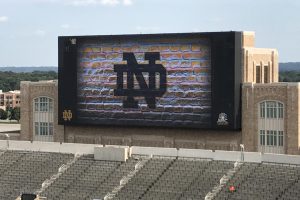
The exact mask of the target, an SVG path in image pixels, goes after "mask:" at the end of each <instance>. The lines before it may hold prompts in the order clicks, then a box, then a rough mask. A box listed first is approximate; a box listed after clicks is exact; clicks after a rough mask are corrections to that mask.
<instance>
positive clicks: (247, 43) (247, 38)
mask: <svg viewBox="0 0 300 200" xmlns="http://www.w3.org/2000/svg"><path fill="white" fill-rule="evenodd" d="M254 45H255V33H254V32H251V31H244V32H243V36H242V47H254Z"/></svg>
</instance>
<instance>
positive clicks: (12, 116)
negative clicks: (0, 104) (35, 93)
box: [9, 107, 20, 122]
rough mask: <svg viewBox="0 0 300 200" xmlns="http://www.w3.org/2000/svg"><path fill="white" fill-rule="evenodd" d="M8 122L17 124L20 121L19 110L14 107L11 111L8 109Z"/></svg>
mask: <svg viewBox="0 0 300 200" xmlns="http://www.w3.org/2000/svg"><path fill="white" fill-rule="evenodd" d="M9 119H10V120H17V121H18V122H19V120H20V108H19V107H14V108H13V109H10V118H9Z"/></svg>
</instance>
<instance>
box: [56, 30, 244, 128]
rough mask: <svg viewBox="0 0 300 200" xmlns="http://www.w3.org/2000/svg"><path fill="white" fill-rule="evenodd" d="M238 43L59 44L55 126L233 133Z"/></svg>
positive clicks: (189, 38) (125, 38) (182, 38)
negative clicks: (160, 128) (184, 129)
mask: <svg viewBox="0 0 300 200" xmlns="http://www.w3.org/2000/svg"><path fill="white" fill-rule="evenodd" d="M241 38H242V36H241V33H240V32H221V33H179V34H149V35H142V34H139V35H112V36H63V37H59V40H58V58H59V69H58V71H59V82H58V95H59V96H58V99H59V105H58V111H59V115H58V122H59V124H62V125H84V126H85V125H86V126H89V125H96V126H105V125H108V126H115V125H121V126H142V127H144V126H148V127H149V126H150V127H151V126H156V127H183V128H202V129H230V130H239V129H240V121H241V116H240V113H241V112H240V90H241V77H242V75H241V66H242V62H241V49H242V39H241Z"/></svg>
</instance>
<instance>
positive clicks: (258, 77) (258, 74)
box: [256, 65, 261, 83]
mask: <svg viewBox="0 0 300 200" xmlns="http://www.w3.org/2000/svg"><path fill="white" fill-rule="evenodd" d="M260 77H261V74H260V66H259V65H258V66H256V83H260Z"/></svg>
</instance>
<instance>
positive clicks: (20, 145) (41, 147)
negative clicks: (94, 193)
mask: <svg viewBox="0 0 300 200" xmlns="http://www.w3.org/2000/svg"><path fill="white" fill-rule="evenodd" d="M7 147H8V149H9V150H26V151H41V152H60V153H72V154H94V156H95V159H101V160H103V159H104V160H112V159H114V160H119V161H125V160H126V159H127V158H128V156H131V154H132V155H146V156H147V155H148V156H168V157H176V156H178V157H184V158H203V159H211V160H224V161H233V162H235V161H240V160H241V152H240V151H212V150H205V149H185V148H179V149H176V148H157V147H138V146H133V147H130V148H129V147H124V146H123V147H119V146H108V147H103V146H101V145H94V144H75V143H57V142H37V141H34V142H30V141H12V140H10V141H7V140H0V149H1V150H5V149H7ZM129 152H131V154H130V153H129ZM100 154H101V155H100ZM244 161H245V162H256V163H261V162H271V163H286V164H297V165H299V164H300V156H299V155H283V154H263V153H260V152H244Z"/></svg>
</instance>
